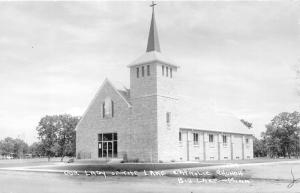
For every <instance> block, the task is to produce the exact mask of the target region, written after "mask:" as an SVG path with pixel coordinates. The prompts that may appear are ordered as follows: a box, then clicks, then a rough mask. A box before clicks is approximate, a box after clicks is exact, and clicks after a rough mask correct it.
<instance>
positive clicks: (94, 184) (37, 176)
mask: <svg viewBox="0 0 300 193" xmlns="http://www.w3.org/2000/svg"><path fill="white" fill-rule="evenodd" d="M45 164H46V163H45V162H43V161H37V160H35V161H34V162H30V160H27V161H26V162H21V161H13V162H9V161H4V162H2V165H1V163H0V193H27V192H28V193H69V192H70V193H71V192H72V193H77V192H78V193H79V192H83V193H89V192H90V193H94V192H97V193H99V192H105V193H106V192H107V193H110V192H111V193H119V192H132V193H154V192H158V193H165V192H174V193H185V192H186V193H197V192H199V193H200V192H201V193H210V192H211V193H227V192H228V193H229V192H230V193H288V192H293V193H300V179H298V180H297V181H295V183H294V184H293V186H292V187H291V188H288V185H289V184H290V183H291V182H292V179H293V176H292V175H291V169H292V171H293V175H294V179H297V178H300V161H295V160H294V161H292V162H289V161H285V162H274V163H271V162H269V161H268V162H263V163H253V162H250V163H248V164H244V165H243V164H241V165H237V166H235V169H238V170H241V171H243V172H244V173H245V174H247V176H250V177H251V178H250V179H248V181H246V180H245V181H231V183H229V182H228V181H227V182H224V181H222V182H220V181H213V180H212V181H204V180H202V178H187V177H184V176H180V177H181V178H178V177H176V176H173V177H168V176H163V177H159V176H152V177H149V176H138V177H129V176H107V177H106V178H105V177H104V176H103V175H98V176H87V175H84V174H80V175H75V176H73V175H71V176H70V175H65V174H64V172H59V173H49V172H30V171H26V167H27V168H28V167H29V168H31V167H32V166H36V167H40V166H42V167H40V168H45V169H46V168H47V167H48V166H47V167H44V165H45ZM57 164H61V163H60V162H56V161H53V162H51V163H47V165H49V167H50V168H52V167H53V165H57ZM3 166H5V167H9V166H11V167H16V166H24V168H25V170H24V171H12V170H3ZM1 167H2V169H1ZM209 167H219V165H217V166H209ZM198 169H199V168H198ZM210 169H211V168H210ZM195 170H197V168H195Z"/></svg>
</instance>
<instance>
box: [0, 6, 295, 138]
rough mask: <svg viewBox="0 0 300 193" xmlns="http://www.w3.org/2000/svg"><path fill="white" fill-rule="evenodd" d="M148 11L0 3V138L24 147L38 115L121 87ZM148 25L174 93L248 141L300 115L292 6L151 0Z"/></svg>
mask: <svg viewBox="0 0 300 193" xmlns="http://www.w3.org/2000/svg"><path fill="white" fill-rule="evenodd" d="M149 4H150V2H144V1H143V2H0V139H2V138H4V137H6V136H12V137H20V138H23V139H25V141H26V142H28V143H32V142H33V141H36V140H37V139H36V137H37V135H36V130H35V127H36V126H37V124H38V121H39V120H40V118H41V117H43V116H45V115H53V114H62V113H70V114H72V115H82V114H83V112H84V111H85V109H86V108H87V106H88V104H89V102H90V101H91V99H92V98H93V96H94V95H95V93H96V91H97V89H98V88H99V87H100V85H101V83H102V82H103V80H104V79H105V77H108V78H110V79H112V80H118V81H120V82H123V83H124V85H126V86H129V69H128V68H127V67H126V65H128V64H129V63H130V62H132V61H133V60H135V59H136V58H137V57H139V56H140V55H141V54H143V53H144V52H145V49H146V40H147V36H148V30H149V23H150V17H151V8H150V7H149ZM156 20H157V26H158V31H159V38H160V44H161V50H162V53H163V54H166V55H167V56H168V57H169V58H171V59H172V60H173V61H175V62H176V63H177V64H179V65H180V66H181V68H180V69H179V71H180V77H181V81H180V84H179V85H178V88H179V90H180V92H181V95H184V96H188V97H191V98H193V99H194V100H195V101H197V102H199V103H203V104H208V105H211V106H212V107H213V108H214V109H215V110H216V111H222V112H226V113H229V114H232V115H235V116H237V117H238V118H244V119H246V120H248V121H250V122H252V123H253V125H254V131H255V133H256V136H259V133H260V132H261V131H263V130H265V124H267V123H268V122H269V121H270V120H271V119H272V117H274V116H275V115H276V114H278V113H280V112H283V111H288V112H292V111H295V110H297V111H300V95H299V94H298V95H297V86H298V88H300V83H299V74H300V59H299V58H300V55H299V54H300V53H299V52H300V42H299V38H300V3H299V1H298V2H296V1H289V2H159V5H158V6H156ZM297 70H298V73H299V74H298V79H297ZM297 81H298V82H297ZM299 93H300V92H299Z"/></svg>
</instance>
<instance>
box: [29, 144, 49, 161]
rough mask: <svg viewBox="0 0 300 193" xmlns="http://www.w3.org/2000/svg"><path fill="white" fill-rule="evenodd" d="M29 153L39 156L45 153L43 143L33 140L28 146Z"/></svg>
mask: <svg viewBox="0 0 300 193" xmlns="http://www.w3.org/2000/svg"><path fill="white" fill-rule="evenodd" d="M28 152H29V153H31V154H32V155H33V156H34V157H40V156H43V155H45V150H44V148H43V144H42V143H41V142H34V143H33V144H31V145H30V146H29V151H28Z"/></svg>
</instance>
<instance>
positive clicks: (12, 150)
mask: <svg viewBox="0 0 300 193" xmlns="http://www.w3.org/2000/svg"><path fill="white" fill-rule="evenodd" d="M0 152H1V154H2V155H9V154H14V156H16V157H18V158H22V157H24V154H26V153H27V152H28V145H27V143H25V142H24V141H23V140H21V139H13V138H11V137H6V138H5V139H3V140H1V141H0Z"/></svg>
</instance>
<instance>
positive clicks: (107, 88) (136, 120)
mask: <svg viewBox="0 0 300 193" xmlns="http://www.w3.org/2000/svg"><path fill="white" fill-rule="evenodd" d="M154 5H155V4H153V5H152V19H151V24H150V31H149V37H148V44H147V49H146V53H144V54H143V55H142V56H140V57H139V58H137V59H136V60H135V61H133V62H132V63H130V64H129V65H128V66H127V67H128V68H129V70H130V88H129V89H128V88H125V87H124V86H120V85H119V84H114V83H113V82H111V81H110V80H108V79H106V80H105V81H104V82H103V84H102V86H101V87H100V89H99V90H98V92H97V93H96V96H95V97H94V99H93V100H92V101H91V103H90V105H89V106H88V108H87V110H86V111H85V113H84V115H83V117H82V119H81V120H80V122H79V123H78V125H77V127H76V156H77V158H78V159H95V160H97V159H99V160H102V159H104V160H110V159H124V160H125V161H126V160H127V161H133V160H135V161H137V160H138V161H141V162H173V161H206V160H236V159H252V158H253V133H252V131H251V130H250V129H248V128H247V127H246V126H245V125H244V124H243V123H242V122H241V121H240V120H239V119H238V118H236V117H233V116H230V115H228V114H220V113H216V112H214V111H212V110H210V109H208V108H197V106H195V105H193V104H191V103H189V102H188V101H184V100H182V99H181V98H180V97H179V96H180V94H179V93H180V90H177V89H178V88H177V85H178V83H177V81H178V76H177V73H178V71H179V70H180V66H179V65H178V64H175V63H174V62H172V61H170V60H169V59H168V58H166V57H165V56H164V54H163V53H161V50H160V45H159V38H158V32H157V27H156V21H155V14H154ZM181 68H184V66H181ZM199 84H201V83H199ZM191 86H194V85H191Z"/></svg>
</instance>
